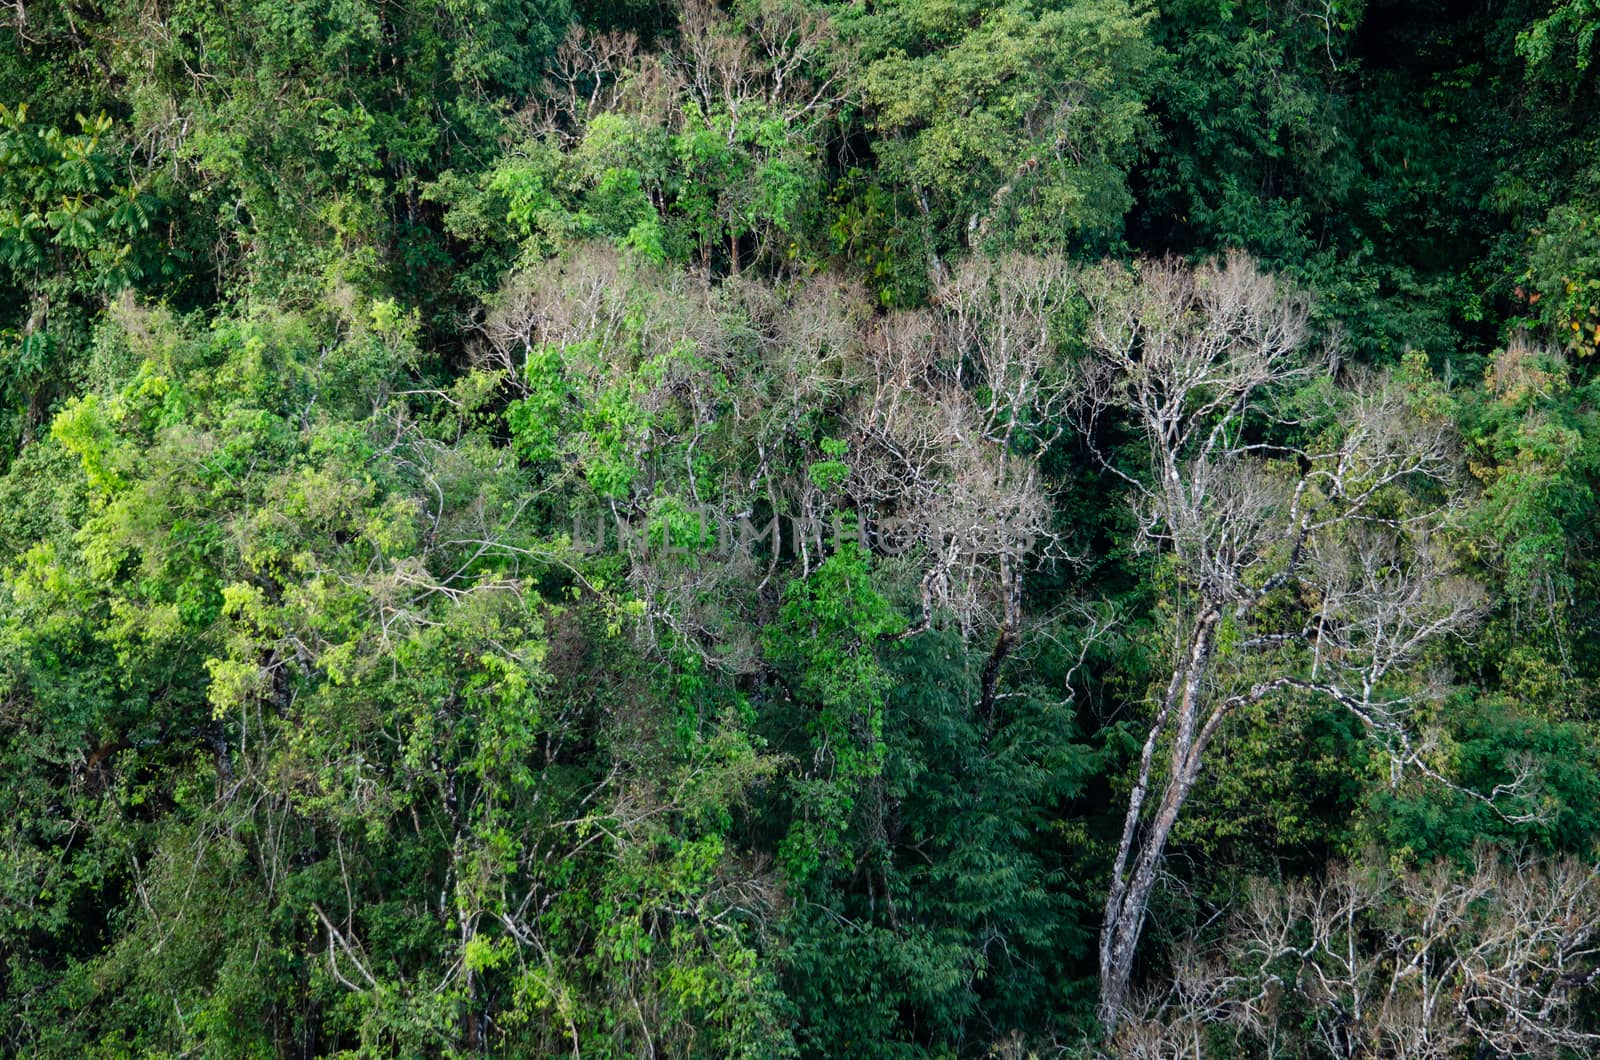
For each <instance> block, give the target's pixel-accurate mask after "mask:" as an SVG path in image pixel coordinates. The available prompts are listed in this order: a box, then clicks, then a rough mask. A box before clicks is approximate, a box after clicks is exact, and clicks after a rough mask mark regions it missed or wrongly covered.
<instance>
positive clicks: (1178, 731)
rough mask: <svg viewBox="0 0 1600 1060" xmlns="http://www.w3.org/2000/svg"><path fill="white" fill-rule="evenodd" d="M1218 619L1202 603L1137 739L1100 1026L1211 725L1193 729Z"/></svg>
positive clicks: (1113, 892) (1120, 989) (1116, 996)
mask: <svg viewBox="0 0 1600 1060" xmlns="http://www.w3.org/2000/svg"><path fill="white" fill-rule="evenodd" d="M1220 617H1221V614H1220V612H1219V611H1218V610H1217V608H1215V607H1208V608H1207V609H1206V610H1205V611H1204V612H1203V613H1202V614H1201V615H1200V618H1199V619H1198V620H1197V621H1196V623H1195V628H1194V631H1193V633H1192V634H1191V635H1190V637H1189V650H1188V652H1187V653H1186V654H1185V656H1184V660H1183V664H1182V665H1181V666H1180V668H1179V669H1178V670H1177V671H1175V672H1174V673H1173V675H1172V681H1171V683H1170V684H1169V685H1168V690H1167V694H1166V696H1165V697H1163V703H1162V707H1161V710H1160V711H1159V712H1158V714H1157V716H1156V720H1155V722H1154V723H1153V724H1152V725H1151V728H1150V734H1149V736H1148V738H1147V739H1146V740H1145V746H1144V750H1143V752H1142V754H1141V756H1140V764H1139V777H1138V780H1137V781H1136V782H1135V784H1134V788H1133V791H1132V793H1131V794H1130V796H1129V799H1128V813H1127V816H1126V818H1125V819H1124V821H1123V829H1122V842H1121V844H1120V846H1119V847H1118V850H1117V858H1116V861H1115V863H1114V864H1113V866H1112V873H1111V887H1110V891H1109V894H1108V895H1107V897H1106V912H1105V921H1104V923H1103V924H1102V926H1101V929H1100V1009H1099V1016H1100V1022H1101V1024H1102V1025H1103V1026H1104V1027H1105V1029H1106V1030H1107V1031H1109V1030H1111V1029H1113V1028H1114V1027H1116V1025H1117V1022H1118V1020H1120V1018H1121V1016H1122V1012H1123V1009H1124V1008H1125V1007H1126V1005H1127V999H1128V986H1129V982H1130V980H1131V979H1132V975H1133V958H1134V953H1135V951H1136V949H1137V948H1138V945H1139V935H1140V932H1141V931H1142V930H1143V928H1144V916H1145V911H1146V909H1147V908H1148V906H1149V904H1150V895H1151V893H1152V892H1153V891H1154V890H1155V883H1156V878H1157V873H1158V872H1159V871H1160V868H1161V861H1162V858H1163V856H1164V855H1165V853H1166V848H1167V840H1168V839H1169V838H1170V837H1171V835H1172V828H1173V826H1174V825H1175V824H1176V823H1177V820H1178V814H1179V812H1180V811H1181V810H1182V809H1183V805H1184V803H1185V802H1187V801H1188V799H1189V793H1190V791H1191V790H1193V788H1194V782H1195V780H1196V779H1197V778H1198V776H1199V774H1200V762H1201V757H1202V755H1203V754H1204V751H1205V744H1206V743H1209V742H1210V736H1211V732H1212V727H1211V726H1206V727H1205V728H1198V727H1197V723H1198V721H1199V716H1200V708H1201V695H1202V686H1203V685H1204V683H1205V678H1206V674H1207V672H1208V670H1209V668H1210V663H1211V657H1212V653H1213V650H1214V648H1215V642H1216V625H1217V621H1218V619H1219V618H1220ZM1173 723H1175V732H1174V734H1173V742H1172V757H1171V762H1170V763H1169V765H1168V770H1167V780H1166V786H1165V787H1164V789H1163V790H1162V793H1161V802H1160V805H1159V806H1158V807H1157V808H1156V812H1155V815H1154V816H1153V817H1152V818H1151V819H1150V821H1149V822H1148V824H1146V825H1144V826H1143V827H1141V820H1142V815H1143V810H1144V801H1145V798H1146V797H1147V795H1148V794H1149V791H1150V780H1151V768H1152V760H1153V757H1154V753H1155V748H1156V744H1157V742H1158V741H1159V740H1160V738H1161V735H1162V733H1163V732H1164V731H1165V730H1166V728H1167V726H1168V725H1169V724H1173ZM1130 866H1131V867H1132V873H1131V875H1130V873H1129V868H1130Z"/></svg>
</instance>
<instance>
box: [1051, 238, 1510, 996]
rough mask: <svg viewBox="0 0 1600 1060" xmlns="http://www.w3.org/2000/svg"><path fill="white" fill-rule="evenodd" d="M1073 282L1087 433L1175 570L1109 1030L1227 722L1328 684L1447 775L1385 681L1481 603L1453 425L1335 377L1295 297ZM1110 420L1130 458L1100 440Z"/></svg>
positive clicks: (1249, 274) (1396, 685)
mask: <svg viewBox="0 0 1600 1060" xmlns="http://www.w3.org/2000/svg"><path fill="white" fill-rule="evenodd" d="M1085 291H1086V293H1087V295H1088V298H1089V301H1090V303H1091V309H1092V316H1091V322H1090V327H1089V345H1090V356H1088V357H1087V358H1085V363H1084V368H1083V373H1082V377H1081V380H1080V384H1079V385H1080V389H1079V390H1078V395H1077V396H1078V405H1077V412H1078V415H1079V422H1080V426H1081V428H1082V430H1083V432H1084V435H1085V438H1086V439H1087V443H1088V445H1089V446H1090V448H1091V451H1092V452H1094V453H1095V455H1096V456H1097V457H1098V459H1099V462H1100V464H1101V466H1103V467H1104V468H1105V470H1106V471H1107V472H1108V473H1110V474H1111V475H1113V476H1115V477H1116V478H1118V479H1120V480H1121V481H1122V482H1123V483H1124V484H1125V485H1126V487H1127V490H1128V493H1129V495H1130V497H1131V500H1132V503H1133V505H1134V508H1135V512H1136V514H1137V518H1138V544H1139V546H1140V547H1142V548H1144V549H1146V550H1149V551H1153V552H1155V553H1158V554H1160V555H1161V556H1163V557H1165V561H1166V562H1167V563H1169V564H1170V570H1171V572H1172V593H1173V603H1174V604H1175V607H1174V609H1173V610H1174V613H1175V618H1174V621H1173V623H1172V643H1171V653H1172V654H1171V664H1172V670H1171V675H1170V678H1169V679H1168V680H1167V682H1166V684H1165V688H1164V689H1163V691H1162V693H1161V695H1160V697H1159V699H1158V701H1157V702H1156V703H1155V705H1154V708H1155V709H1154V714H1153V716H1152V717H1151V720H1150V724H1149V729H1148V732H1147V735H1146V738H1145V741H1144V745H1143V748H1142V750H1141V753H1140V757H1139V762H1138V767H1137V773H1136V775H1135V777H1134V782H1133V787H1132V789H1131V791H1130V792H1129V797H1128V808H1127V812H1126V816H1125V819H1124V822H1123V828H1122V834H1121V838H1120V841H1119V843H1118V847H1117V853H1116V857H1115V860H1114V862H1113V864H1112V872H1111V881H1110V885H1109V889H1108V894H1107V899H1106V910H1105V922H1104V925H1103V928H1102V933H1101V938H1100V953H1099V957H1100V980H1101V1016H1102V1020H1103V1021H1104V1023H1105V1024H1106V1025H1107V1026H1115V1025H1116V1023H1117V1021H1118V1020H1119V1018H1120V1017H1121V1015H1122V1012H1123V1009H1124V1007H1125V1005H1126V1003H1127V1001H1128V986H1129V979H1130V975H1131V972H1132V967H1133V958H1134V951H1135V948H1136V946H1137V943H1138V941H1139V935H1140V931H1141V928H1142V926H1143V922H1144V918H1145V911H1146V908H1147V906H1148V904H1149V901H1150V896H1151V893H1152V891H1153V889H1154V887H1155V886H1156V883H1157V880H1158V877H1159V874H1160V869H1161V865H1162V861H1163V857H1164V855H1165V852H1166V847H1167V841H1168V839H1169V838H1170V836H1171V834H1172V829H1173V826H1174V824H1175V823H1176V821H1177V819H1178V815H1179V813H1180V812H1181V811H1182V809H1183V806H1184V803H1185V802H1186V801H1187V799H1188V797H1189V794H1190V792H1191V791H1192V790H1193V788H1194V785H1195V782H1196V781H1197V780H1198V779H1199V778H1200V776H1201V771H1202V768H1203V762H1204V758H1205V754H1206V751H1207V749H1208V748H1209V747H1210V745H1211V742H1212V740H1213V739H1214V738H1215V736H1216V734H1217V732H1218V730H1219V728H1220V727H1221V726H1222V725H1223V724H1224V723H1225V722H1226V721H1227V719H1228V717H1229V716H1230V714H1231V713H1232V712H1234V711H1235V710H1236V709H1237V708H1239V707H1241V706H1243V705H1245V704H1249V703H1256V702H1260V701H1262V700H1265V699H1267V698H1269V697H1273V696H1283V695H1319V696H1325V697H1328V698H1329V699H1331V700H1332V701H1334V702H1336V703H1338V704H1340V705H1342V706H1344V707H1345V708H1347V709H1349V710H1350V711H1352V712H1353V713H1354V714H1355V715H1356V716H1357V717H1359V718H1360V719H1361V721H1362V723H1363V724H1364V725H1365V726H1366V727H1367V728H1368V730H1369V731H1370V732H1371V733H1372V734H1373V736H1374V737H1376V738H1378V739H1380V740H1381V741H1383V742H1384V743H1385V745H1386V746H1387V747H1388V748H1389V750H1390V751H1391V753H1392V754H1393V756H1394V762H1395V766H1396V769H1397V770H1398V769H1401V768H1405V767H1408V766H1409V767H1415V768H1421V769H1424V770H1425V771H1427V772H1429V773H1430V774H1432V775H1435V776H1440V774H1439V773H1438V770H1437V769H1436V768H1434V767H1433V766H1431V765H1430V764H1429V763H1428V761H1427V760H1426V757H1425V755H1424V754H1423V753H1422V752H1421V750H1420V749H1419V748H1418V747H1417V746H1416V744H1415V742H1414V740H1413V739H1412V737H1411V736H1410V734H1409V731H1408V729H1407V726H1406V717H1407V708H1408V706H1409V703H1410V697H1411V693H1409V692H1408V691H1407V688H1406V686H1405V685H1404V684H1403V683H1402V682H1401V681H1400V680H1398V678H1399V677H1400V675H1401V672H1402V670H1403V669H1404V668H1405V667H1406V665H1407V664H1408V663H1410V662H1412V661H1413V660H1415V659H1416V658H1417V657H1418V655H1419V654H1420V653H1421V652H1422V650H1423V649H1424V647H1425V646H1426V645H1427V644H1428V643H1429V642H1430V641H1431V640H1432V639H1434V638H1436V637H1438V636H1440V635H1443V634H1447V633H1450V632H1453V631H1459V630H1461V629H1463V628H1464V627H1466V626H1468V625H1469V624H1470V623H1471V622H1472V621H1473V620H1474V619H1475V617H1476V615H1477V614H1478V612H1479V609H1480V603H1479V599H1480V595H1479V593H1478V591H1477V589H1476V588H1475V587H1474V586H1473V585H1472V584H1471V583H1470V582H1468V581H1467V580H1466V579H1464V578H1461V577H1459V576H1457V575H1455V574H1454V573H1453V568H1452V565H1451V560H1450V556H1449V554H1448V552H1447V551H1446V549H1445V547H1444V545H1443V543H1442V538H1443V535H1442V533H1441V531H1442V530H1443V529H1444V528H1445V527H1446V526H1447V525H1448V524H1449V522H1450V521H1451V518H1452V515H1453V513H1454V511H1455V510H1456V508H1457V506H1458V503H1459V499H1460V489H1459V487H1458V486H1457V485H1456V481H1455V448H1454V441H1453V437H1452V435H1451V432H1450V427H1449V425H1448V423H1447V422H1446V421H1445V420H1444V419H1443V418H1442V417H1436V416H1430V415H1428V414H1426V413H1425V412H1424V411H1423V410H1420V409H1417V408H1413V407H1410V406H1409V405H1408V403H1407V400H1406V398H1405V395H1404V394H1403V393H1401V392H1400V390H1399V389H1398V388H1397V387H1395V386H1393V385H1391V383H1390V382H1389V381H1387V380H1385V379H1383V378H1380V377H1362V378H1355V379H1352V380H1349V381H1347V382H1344V383H1335V381H1334V380H1333V379H1332V378H1331V374H1332V373H1331V370H1330V367H1329V363H1328V361H1327V360H1326V359H1318V358H1314V357H1311V356H1308V354H1307V351H1306V347H1307V344H1308V343H1307V328H1306V318H1307V307H1306V303H1305V301H1304V299H1302V298H1301V297H1299V296H1298V295H1296V294H1294V293H1293V292H1291V291H1289V290H1287V289H1285V288H1284V287H1283V286H1282V285H1280V284H1279V283H1278V282H1277V281H1275V280H1274V279H1273V278H1272V277H1270V276H1267V275H1265V274H1263V273H1261V272H1260V271H1258V270H1257V269H1256V268H1255V267H1254V266H1253V265H1252V264H1251V263H1250V262H1249V261H1247V260H1246V259H1245V258H1243V257H1242V256H1233V257H1230V258H1228V259H1227V260H1226V261H1223V262H1213V263H1210V264H1207V265H1203V266H1201V267H1199V268H1196V269H1192V270H1191V269H1189V268H1187V267H1186V266H1184V265H1182V264H1181V263H1178V262H1176V261H1170V260H1168V261H1151V262H1144V263H1141V264H1139V265H1137V266H1136V267H1134V268H1133V269H1132V270H1128V269H1124V268H1122V267H1120V266H1115V265H1108V266H1106V267H1105V268H1104V269H1102V270H1100V271H1099V272H1096V273H1092V274H1090V275H1088V276H1087V277H1086V278H1085ZM1291 395H1293V398H1292V400H1291ZM1118 429H1120V430H1124V431H1126V432H1129V433H1131V435H1132V437H1133V439H1134V442H1133V447H1134V448H1136V449H1137V452H1138V454H1139V455H1138V459H1136V460H1135V461H1134V465H1135V466H1133V467H1130V466H1128V464H1127V463H1125V462H1124V460H1125V458H1124V456H1123V455H1122V454H1120V453H1118V452H1114V451H1112V450H1111V449H1109V448H1108V447H1107V444H1106V442H1105V439H1106V437H1107V436H1108V433H1109V432H1110V431H1113V430H1118ZM1163 758H1164V760H1165V761H1164V762H1163V761H1162V759H1163Z"/></svg>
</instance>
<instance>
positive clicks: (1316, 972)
mask: <svg viewBox="0 0 1600 1060" xmlns="http://www.w3.org/2000/svg"><path fill="white" fill-rule="evenodd" d="M1597 979H1600V875H1597V874H1596V872H1595V869H1594V868H1593V867H1592V866H1589V865H1586V864H1584V863H1583V862H1581V861H1577V860H1574V859H1570V858H1563V859H1550V860H1540V859H1534V858H1527V857H1523V858H1515V859H1512V858H1505V857H1501V856H1498V855H1496V854H1495V853H1493V852H1492V851H1490V850H1488V849H1486V848H1485V849H1479V850H1478V851H1477V854H1476V857H1475V858H1474V861H1473V864H1472V866H1471V867H1470V868H1469V869H1466V870H1464V871H1457V870H1454V869H1452V868H1451V867H1450V866H1448V865H1446V864H1439V865H1435V866H1433V867H1432V868H1430V869H1427V870H1423V871H1417V872H1402V873H1391V872H1389V871H1387V870H1386V869H1384V868H1381V867H1369V868H1361V867H1350V866H1334V867H1333V868H1332V869H1331V870H1330V871H1329V872H1328V874H1327V876H1326V878H1324V879H1322V880H1318V881H1306V882H1293V883H1288V884H1272V883H1269V882H1266V881H1260V882H1259V883H1258V884H1257V885H1256V887H1255V888H1254V889H1253V893H1252V896H1251V898H1250V900H1249V901H1247V902H1244V903H1242V904H1241V905H1240V906H1239V907H1238V908H1236V909H1235V910H1234V911H1233V912H1232V914H1231V915H1230V916H1229V917H1228V919H1227V921H1226V930H1225V931H1224V932H1223V933H1222V936H1221V937H1220V938H1218V939H1215V940H1213V941H1212V942H1210V943H1205V942H1202V941H1201V940H1199V939H1196V938H1190V939H1188V940H1186V941H1185V942H1184V943H1183V944H1181V945H1180V947H1179V949H1178V952H1177V954H1176V955H1175V959H1174V962H1173V971H1172V975H1171V977H1170V980H1169V981H1168V982H1167V983H1166V984H1164V985H1163V988H1162V989H1160V990H1158V991H1155V992H1153V993H1151V994H1149V995H1146V996H1145V997H1143V998H1140V999H1139V1000H1138V1001H1137V1002H1136V1003H1135V1004H1134V1005H1133V1006H1132V1007H1131V1010H1130V1012H1129V1015H1128V1018H1127V1019H1126V1020H1125V1022H1124V1023H1123V1024H1122V1026H1121V1027H1119V1028H1118V1031H1117V1036H1116V1038H1115V1039H1114V1040H1113V1042H1112V1043H1111V1045H1112V1047H1113V1049H1114V1051H1115V1053H1116V1055H1118V1056H1151V1057H1154V1056H1181V1055H1188V1056H1200V1055H1203V1046H1204V1044H1205V1037H1206V1035H1207V1034H1208V1033H1210V1034H1214V1035H1220V1036H1223V1037H1235V1036H1236V1037H1239V1038H1240V1039H1241V1041H1240V1044H1241V1045H1242V1046H1243V1047H1244V1051H1245V1052H1247V1053H1248V1054H1249V1055H1253V1056H1278V1055H1292V1056H1305V1055H1307V1054H1310V1055H1314V1056H1327V1057H1364V1056H1394V1057H1407V1058H1417V1060H1422V1058H1430V1060H1431V1058H1437V1060H1448V1058H1449V1057H1455V1056H1463V1055H1467V1052H1466V1051H1467V1050H1469V1049H1476V1052H1475V1053H1473V1055H1478V1056H1525V1057H1551V1056H1561V1055H1577V1054H1583V1053H1589V1054H1592V1053H1593V1052H1594V1051H1595V1050H1596V1048H1597V1047H1600V1034H1597V1033H1596V1032H1595V1031H1593V1030H1592V1029H1590V1028H1588V1027H1587V1026H1585V1024H1584V1021H1583V1007H1584V1003H1585V1001H1586V998H1587V996H1588V995H1589V993H1590V992H1592V990H1593V987H1594V984H1595V982H1596V981H1597Z"/></svg>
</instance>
